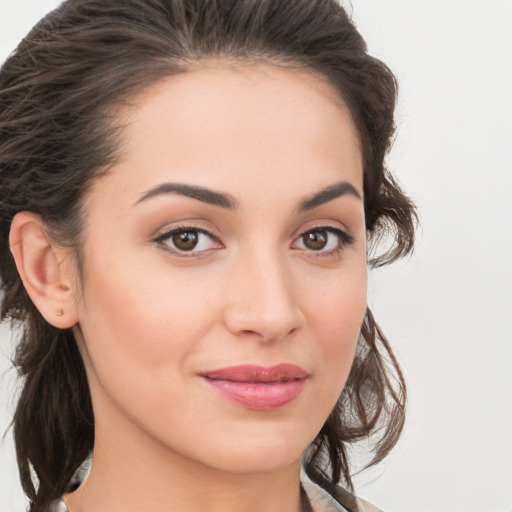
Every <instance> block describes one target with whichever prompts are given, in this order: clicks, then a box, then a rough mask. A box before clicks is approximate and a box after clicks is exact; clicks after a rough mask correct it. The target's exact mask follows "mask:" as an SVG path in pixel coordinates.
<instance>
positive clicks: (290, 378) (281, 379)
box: [201, 364, 309, 411]
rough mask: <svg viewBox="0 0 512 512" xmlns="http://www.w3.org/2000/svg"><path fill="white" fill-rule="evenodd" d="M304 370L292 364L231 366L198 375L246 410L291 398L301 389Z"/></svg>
mask: <svg viewBox="0 0 512 512" xmlns="http://www.w3.org/2000/svg"><path fill="white" fill-rule="evenodd" d="M308 376H309V375H308V372H307V371H306V370H304V369H303V368H300V367H299V366H296V365H292V364H279V365H276V366H272V367H270V368H265V367H262V366H255V365H245V366H232V367H229V368H223V369H220V370H213V371H210V372H205V373H202V374H201V377H203V378H204V379H205V380H206V382H207V383H208V384H209V385H210V386H211V387H213V388H214V389H215V390H216V391H218V392H219V393H221V394H222V395H224V396H225V397H226V398H228V399H230V400H232V401H233V402H236V403H238V404H239V405H242V406H243V407H246V408H248V409H254V410H259V411H270V410H273V409H277V408H279V407H283V406H284V405H286V404H288V403H290V402H292V401H293V400H295V399H296V398H297V397H298V396H299V395H300V393H301V392H302V390H303V388H304V385H305V383H306V379H307V378H308Z"/></svg>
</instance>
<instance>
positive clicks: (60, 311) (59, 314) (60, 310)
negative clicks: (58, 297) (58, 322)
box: [56, 308, 64, 316]
mask: <svg viewBox="0 0 512 512" xmlns="http://www.w3.org/2000/svg"><path fill="white" fill-rule="evenodd" d="M56 313H57V316H62V315H63V314H64V310H63V309H62V308H59V309H57V311H56Z"/></svg>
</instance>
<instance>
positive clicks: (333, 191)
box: [298, 181, 362, 213]
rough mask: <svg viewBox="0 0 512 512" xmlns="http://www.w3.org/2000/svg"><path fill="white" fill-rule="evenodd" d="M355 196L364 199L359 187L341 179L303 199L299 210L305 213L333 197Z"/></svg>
mask: <svg viewBox="0 0 512 512" xmlns="http://www.w3.org/2000/svg"><path fill="white" fill-rule="evenodd" d="M346 195H349V196H353V197H356V198H357V199H362V198H361V194H360V193H359V192H358V191H357V189H356V188H355V187H354V185H352V184H351V183H349V182H348V181H339V182H338V183H334V184H332V185H329V186H327V187H325V188H324V189H322V190H320V192H317V193H315V194H312V195H310V196H308V197H306V198H305V199H303V200H302V201H301V202H300V204H299V208H298V210H299V212H300V213H303V212H306V211H309V210H312V209H313V208H317V207H318V206H321V205H323V204H325V203H328V202H329V201H332V200H333V199H337V198H338V197H341V196H346Z"/></svg>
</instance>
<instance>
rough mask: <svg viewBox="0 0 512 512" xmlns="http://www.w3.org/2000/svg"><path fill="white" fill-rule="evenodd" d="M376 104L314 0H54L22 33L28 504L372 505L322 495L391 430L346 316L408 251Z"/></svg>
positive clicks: (364, 65)
mask: <svg viewBox="0 0 512 512" xmlns="http://www.w3.org/2000/svg"><path fill="white" fill-rule="evenodd" d="M395 95H396V87H395V80H394V77H393V75H392V74H391V73H390V71H389V70H388V68H387V67H386V66H385V65H384V64H382V63H381V62H380V61H378V60H376V59H375V58H373V57H371V56H369V55H368V54H367V52H366V47H365V44H364V41H363V39H362V38H361V36H360V35H359V33H358V32H357V30H356V29H355V28H354V26H353V24H352V23H351V21H350V19H349V18H348V16H347V14H346V13H345V11H344V10H343V9H342V8H341V7H340V6H339V5H338V4H337V3H336V2H334V1H330V0H313V1H312V0H286V1H283V0H265V1H261V0H221V1H219V0H217V1H214V0H208V1H204V0H109V1H108V2H106V1H105V2H102V1H98V0H95V1H94V0H68V1H67V2H65V3H64V4H63V5H62V6H61V7H59V8H58V9H57V10H56V11H54V12H53V13H51V14H50V15H49V16H48V17H46V18H45V19H44V20H43V21H41V22H40V23H39V24H38V25H37V26H36V27H35V28H34V29H33V30H32V32H31V33H30V34H29V35H28V36H27V37H26V38H25V40H24V41H23V42H22V43H21V44H20V46H19V48H18V49H17V51H16V52H15V53H14V54H13V55H12V56H11V57H10V59H9V60H8V61H7V62H6V63H5V65H4V66H3V68H2V70H1V73H0V112H1V114H0V133H1V139H0V172H1V176H2V181H1V205H2V206H1V208H2V213H1V217H0V218H1V224H0V230H1V237H2V249H1V250H2V253H1V257H0V262H1V266H0V271H1V276H2V286H3V294H4V298H3V302H2V318H11V319H13V320H15V321H18V322H20V323H21V325H22V326H23V334H22V339H21V341H20V343H19V346H18V351H17V356H16V364H17V365H18V368H19V370H20V373H21V375H22V376H23V378H24V387H23V391H22V393H21V396H20V400H19V403H18V407H17V410H16V413H15V418H14V435H15V441H16V446H17V455H18V464H19V468H20V475H21V480H22V485H23V487H24V490H25V492H26V494H27V496H28V497H29V500H30V503H31V510H34V511H48V510H66V509H67V510H69V511H70V512H88V511H95V512H100V511H103V510H105V511H107V510H108V511H110V512H116V511H118V510H119V511H121V510H122V511H124V512H129V511H132V510H133V511H135V510H145V509H148V508H151V509H152V510H159V511H160V510H162V511H164V510H173V511H182V510H183V511H196V510H209V511H217V510H221V511H223V512H229V511H231V510H244V511H262V510H265V511H284V510H286V511H299V510H302V511H303V510H315V511H323V510H349V511H351V512H354V511H363V510H372V508H370V507H369V505H367V504H364V503H363V502H362V501H361V500H357V499H355V498H354V497H353V496H352V495H351V494H350V493H349V492H348V491H345V490H344V487H345V488H348V490H349V491H350V490H351V488H352V484H351V479H350V464H349V457H348V448H349V446H350V444H351V443H354V442H356V441H359V440H363V439H372V441H373V443H374V445H373V446H374V451H373V458H372V463H376V462H378V461H380V460H381V459H382V458H383V457H385V456H386V455H387V453H388V452H389V451H390V449H391V448H392V447H393V445H394V444H395V443H396V441H397V439H398V437H399V435H400V431H401V428H402V425H403V420H404V405H405V386H404V382H403V378H402V374H401V372H400V369H399V368H398V365H397V363H396V360H395V358H394V356H393V354H392V352H391V349H390V348H389V345H388V343H387V341H386V340H385V338H384V336H383V335H382V333H381V332H380V330H379V329H378V327H377V325H376V323H375V321H374V320H373V317H372V315H371V312H370V311H369V310H368V309H367V307H366V268H367V263H368V262H369V263H370V264H372V265H383V264H386V263H389V262H391V261H393V260H395V259H397V258H399V257H401V256H403V255H405V254H407V253H409V252H410V251H411V249H412V245H413V231H414V229H413V226H414V208H413V205H412V204H411V202H410V201H409V200H408V198H407V197H406V196H405V195H404V194H403V193H402V192H401V190H400V189H399V187H398V186H397V184H396V183H395V181H394V180H393V179H392V177H391V176H390V175H389V174H388V173H387V171H386V170H385V166H384V157H385V155H386V153H387V151H388V149H389V146H390V139H391V137H392V135H393V129H394V123H393V109H394V104H395ZM387 232H391V233H392V234H393V235H394V244H393V246H392V247H391V248H390V249H389V250H388V251H387V252H386V253H384V254H381V255H379V256H376V255H373V256H371V254H372V252H371V249H372V247H373V245H374V244H375V242H377V241H379V240H380V239H381V238H382V237H383V236H384V235H385V234H386V233H387ZM90 454H93V458H92V466H91V469H90V472H89V474H88V476H87V478H86V479H85V481H83V482H79V485H78V488H77V489H76V485H75V486H70V482H71V481H72V478H73V475H75V474H76V472H77V470H79V468H80V467H81V465H82V464H83V463H84V461H85V460H86V459H87V458H88V457H89V456H90ZM301 468H302V473H301ZM339 482H342V483H344V484H345V485H344V487H341V486H338V485H337V484H338V483H339Z"/></svg>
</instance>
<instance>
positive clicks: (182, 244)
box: [172, 230, 199, 251]
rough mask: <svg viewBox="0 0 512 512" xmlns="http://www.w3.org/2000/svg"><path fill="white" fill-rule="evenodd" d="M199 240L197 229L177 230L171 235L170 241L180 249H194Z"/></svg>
mask: <svg viewBox="0 0 512 512" xmlns="http://www.w3.org/2000/svg"><path fill="white" fill-rule="evenodd" d="M198 241H199V236H198V233H197V231H192V230H190V231H178V232H177V233H174V234H173V235H172V243H173V244H174V246H175V247H176V249H179V250H180V251H191V250H192V249H195V247H196V245H197V243H198Z"/></svg>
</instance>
